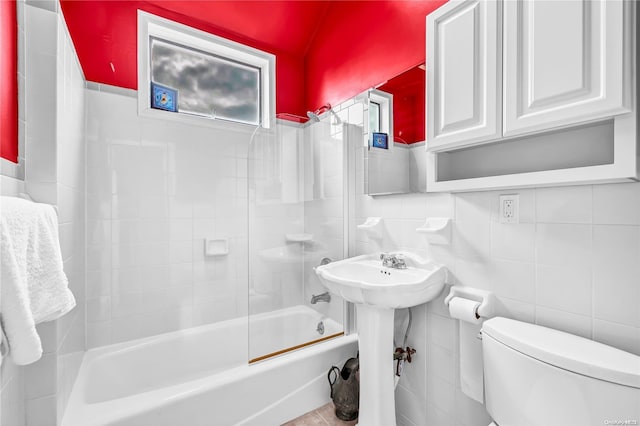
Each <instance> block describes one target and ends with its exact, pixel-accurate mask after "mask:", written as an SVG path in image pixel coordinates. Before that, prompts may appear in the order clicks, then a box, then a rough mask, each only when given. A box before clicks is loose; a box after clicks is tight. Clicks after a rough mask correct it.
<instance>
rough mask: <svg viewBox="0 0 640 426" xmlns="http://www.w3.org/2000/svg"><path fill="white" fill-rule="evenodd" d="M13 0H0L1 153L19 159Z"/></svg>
mask: <svg viewBox="0 0 640 426" xmlns="http://www.w3.org/2000/svg"><path fill="white" fill-rule="evenodd" d="M16 21H17V19H16V2H15V0H10V1H5V0H0V55H2V57H0V100H1V101H0V157H2V158H4V159H7V160H9V161H12V162H14V163H17V162H18V36H17V34H18V26H17V22H16Z"/></svg>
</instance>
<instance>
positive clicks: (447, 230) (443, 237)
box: [416, 217, 451, 245]
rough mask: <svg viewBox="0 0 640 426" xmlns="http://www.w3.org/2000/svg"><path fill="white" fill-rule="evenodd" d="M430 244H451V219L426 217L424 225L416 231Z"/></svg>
mask: <svg viewBox="0 0 640 426" xmlns="http://www.w3.org/2000/svg"><path fill="white" fill-rule="evenodd" d="M416 232H418V233H420V234H422V235H424V237H425V238H426V239H427V241H428V242H429V243H431V244H439V245H449V244H451V219H450V218H448V217H428V218H427V220H426V222H425V223H424V225H422V226H421V227H419V228H417V229H416Z"/></svg>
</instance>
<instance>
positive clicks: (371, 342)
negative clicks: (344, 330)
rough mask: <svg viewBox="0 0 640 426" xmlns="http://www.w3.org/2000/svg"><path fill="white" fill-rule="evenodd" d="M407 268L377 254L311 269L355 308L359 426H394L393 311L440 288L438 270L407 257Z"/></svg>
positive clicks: (441, 280)
mask: <svg viewBox="0 0 640 426" xmlns="http://www.w3.org/2000/svg"><path fill="white" fill-rule="evenodd" d="M396 254H400V255H401V256H402V257H404V259H405V262H406V266H407V268H406V269H396V268H392V267H386V266H383V265H382V261H381V260H380V254H379V253H375V254H368V255H363V256H357V257H352V258H349V259H345V260H340V261H337V262H333V263H329V264H327V265H322V266H318V267H316V268H315V271H316V274H317V275H318V277H319V278H320V281H321V282H322V284H324V286H325V287H327V289H328V290H329V291H330V292H331V293H334V294H336V295H338V296H341V297H343V298H344V299H345V300H347V301H349V302H352V303H355V304H356V318H357V319H356V321H357V329H358V341H359V349H360V414H359V420H358V424H359V425H360V426H393V425H395V424H396V417H395V398H394V379H393V375H394V364H393V349H394V348H393V313H394V310H395V309H397V308H407V307H411V306H416V305H420V304H422V303H425V302H428V301H430V300H432V299H434V298H435V297H436V296H438V294H440V292H441V291H442V288H443V287H444V284H445V281H446V277H447V271H446V268H445V267H444V266H442V265H439V264H437V263H435V262H432V261H429V260H426V259H423V258H421V257H420V256H418V255H416V254H413V253H409V252H399V253H396Z"/></svg>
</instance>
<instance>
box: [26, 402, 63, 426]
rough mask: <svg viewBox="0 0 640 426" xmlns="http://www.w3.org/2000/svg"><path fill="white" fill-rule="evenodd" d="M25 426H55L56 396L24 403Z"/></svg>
mask: <svg viewBox="0 0 640 426" xmlns="http://www.w3.org/2000/svg"><path fill="white" fill-rule="evenodd" d="M26 412H27V424H26V426H56V396H55V395H53V396H46V397H43V398H37V399H29V400H27V401H26Z"/></svg>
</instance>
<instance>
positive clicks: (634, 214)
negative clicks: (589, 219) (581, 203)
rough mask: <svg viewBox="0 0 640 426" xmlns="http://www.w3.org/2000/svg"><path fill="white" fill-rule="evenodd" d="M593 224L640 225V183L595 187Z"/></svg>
mask: <svg viewBox="0 0 640 426" xmlns="http://www.w3.org/2000/svg"><path fill="white" fill-rule="evenodd" d="M593 223H598V224H619V225H639V224H640V183H615V184H610V185H594V186H593Z"/></svg>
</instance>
